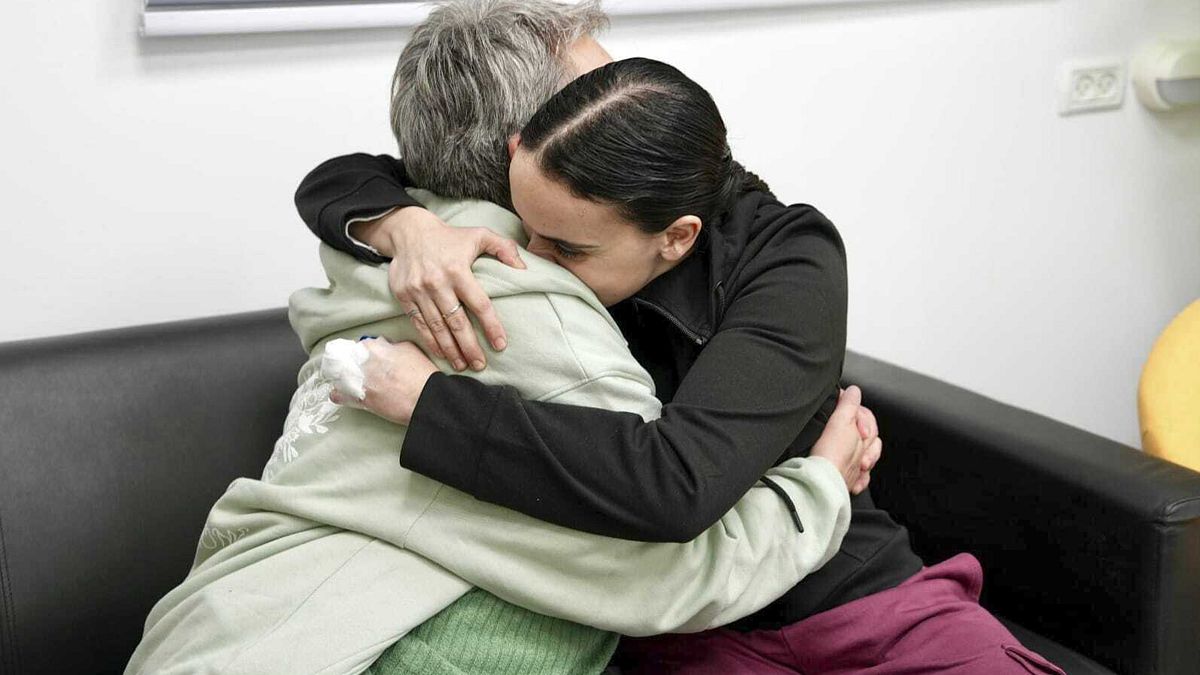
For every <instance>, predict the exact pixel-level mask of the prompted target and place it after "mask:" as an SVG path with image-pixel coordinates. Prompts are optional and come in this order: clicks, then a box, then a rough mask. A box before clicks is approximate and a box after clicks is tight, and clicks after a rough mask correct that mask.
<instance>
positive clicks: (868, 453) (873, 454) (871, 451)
mask: <svg viewBox="0 0 1200 675" xmlns="http://www.w3.org/2000/svg"><path fill="white" fill-rule="evenodd" d="M881 457H883V439H881V438H879V437H878V436H876V437H875V438H874V439H873V440H872V441H871V443H870V444H869V445H867V448H866V450H865V451H864V452H863V454H862V458H861V460H860V464H859V467H860V468H861V470H862V471H863V473H867V472H870V471H872V470H874V469H875V465H876V464H878V463H879V459H880V458H881Z"/></svg>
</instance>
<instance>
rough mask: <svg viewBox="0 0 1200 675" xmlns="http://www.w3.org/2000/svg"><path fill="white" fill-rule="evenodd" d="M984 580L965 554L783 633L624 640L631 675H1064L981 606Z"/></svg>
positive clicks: (721, 631)
mask: <svg viewBox="0 0 1200 675" xmlns="http://www.w3.org/2000/svg"><path fill="white" fill-rule="evenodd" d="M982 588H983V570H982V569H981V568H980V566H979V561H978V560H976V559H975V557H974V556H972V555H970V554H966V553H961V554H959V555H956V556H954V557H953V558H950V559H949V560H947V561H945V562H943V563H941V564H939V565H934V566H933V567H926V568H925V569H923V570H922V571H921V572H919V573H917V574H916V575H914V576H913V577H912V578H911V579H909V580H907V581H905V582H904V583H902V584H900V585H899V586H897V587H895V588H891V589H888V590H886V591H881V592H879V593H876V594H874V595H870V596H868V597H865V598H861V599H859V600H855V601H854V602H850V603H847V604H845V605H842V606H841V607H836V608H834V609H831V610H829V611H827V612H822V613H821V614H817V615H815V616H811V617H809V618H807V619H805V620H803V621H800V622H797V623H794V624H792V625H790V626H787V627H785V628H783V629H781V630H761V631H753V632H749V633H742V632H738V631H734V630H730V629H727V628H718V629H715V630H710V631H705V632H703V633H696V634H692V635H658V636H655V637H649V638H624V639H623V640H622V641H621V647H620V650H619V653H620V661H621V662H622V663H623V664H624V665H623V666H622V669H621V672H622V673H623V674H626V673H628V674H630V675H650V674H655V675H666V674H671V675H739V674H742V673H745V674H753V675H774V674H776V673H778V674H781V675H782V674H787V675H795V674H796V673H800V674H802V675H815V674H817V673H820V674H822V675H850V674H851V673H855V674H857V673H870V674H871V675H901V674H917V673H921V674H922V675H924V674H926V673H942V674H946V675H950V674H953V675H1006V674H1008V673H1012V674H1013V675H1029V674H1030V673H1033V674H1034V675H1064V674H1063V672H1062V670H1060V669H1058V668H1057V667H1056V666H1054V665H1053V664H1051V663H1050V662H1049V661H1047V660H1046V659H1044V658H1042V657H1041V656H1040V655H1038V654H1036V653H1034V652H1033V651H1031V650H1029V649H1027V648H1025V647H1024V646H1022V645H1021V643H1020V642H1017V639H1016V638H1015V637H1013V635H1012V633H1010V632H1009V631H1008V629H1007V628H1005V627H1004V626H1003V625H1002V624H1001V623H1000V622H999V621H997V620H996V618H995V617H993V616H992V615H991V614H989V613H988V611H987V610H985V609H984V608H983V607H981V606H980V605H979V592H980V590H982Z"/></svg>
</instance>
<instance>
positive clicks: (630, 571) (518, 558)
mask: <svg viewBox="0 0 1200 675" xmlns="http://www.w3.org/2000/svg"><path fill="white" fill-rule="evenodd" d="M413 194H414V196H416V197H417V198H418V199H420V200H421V201H422V202H423V203H425V204H426V206H427V207H428V208H429V209H430V210H432V211H433V212H434V213H435V214H437V215H438V216H439V217H441V218H442V219H443V220H444V221H446V222H447V223H449V224H450V225H452V226H457V227H478V226H485V227H489V228H491V229H493V230H495V231H496V232H498V233H500V234H502V235H504V236H506V237H510V238H513V239H516V240H518V241H519V242H521V243H524V241H525V239H524V235H523V232H522V229H521V226H520V222H519V221H518V220H517V218H516V217H515V216H514V215H513V214H512V213H510V212H508V211H506V210H504V209H502V208H500V207H498V206H495V205H492V204H489V203H485V202H475V201H453V200H446V199H442V198H439V197H436V196H434V195H432V194H429V193H422V192H420V191H413ZM521 255H522V258H523V259H524V261H525V263H526V265H527V266H528V269H526V270H518V269H514V268H511V267H508V266H507V265H504V264H502V263H500V262H498V261H496V260H493V259H490V258H482V259H480V260H478V261H477V262H476V263H475V265H474V268H473V269H474V272H475V274H476V276H477V278H478V279H479V281H480V283H481V284H482V285H483V287H484V289H485V290H486V291H487V293H488V295H489V296H490V297H491V298H492V301H493V305H494V307H495V311H496V313H497V314H498V316H499V317H500V319H501V321H502V322H503V323H504V326H505V329H506V331H507V333H508V338H509V347H508V349H507V350H505V351H504V352H501V353H495V354H492V355H491V356H490V357H489V364H488V368H487V369H486V370H484V371H483V372H481V373H468V374H466V375H465V376H468V377H476V378H479V379H480V380H482V381H484V382H486V383H488V384H504V385H509V386H513V387H515V388H516V389H517V390H518V391H519V392H520V394H521V395H522V396H523V397H525V398H528V399H536V400H543V401H555V402H559V403H568V404H574V405H585V406H592V407H602V408H609V409H614V410H624V411H630V412H635V413H637V414H639V415H641V416H642V417H643V418H644V419H647V420H650V419H654V418H657V417H658V415H659V413H660V404H659V402H658V401H657V400H656V399H655V398H654V385H653V381H652V380H651V379H650V376H649V375H648V374H647V373H646V371H645V370H643V369H642V368H641V367H640V366H639V365H638V363H637V361H635V360H634V358H633V357H632V355H631V354H630V353H629V350H628V348H627V347H626V343H625V340H624V338H623V337H622V335H621V333H620V331H619V330H618V328H617V326H616V324H615V323H614V321H613V320H612V318H611V317H610V316H609V314H608V312H607V311H606V310H605V308H604V307H603V306H602V305H601V304H600V302H599V301H598V300H597V299H596V297H595V295H594V294H593V293H592V292H591V291H590V289H588V288H587V286H585V285H584V284H583V283H582V282H581V281H579V279H577V278H576V277H575V276H573V275H572V274H570V273H569V272H567V271H566V270H565V269H563V268H561V267H559V266H557V265H554V264H552V263H550V262H548V261H545V260H543V259H541V258H538V257H536V256H533V255H531V254H529V253H528V252H527V251H524V250H522V251H521ZM321 262H322V264H323V265H324V267H325V271H326V274H327V276H328V278H329V287H328V288H321V289H317V288H309V289H304V290H301V291H298V292H296V293H295V294H293V295H292V298H291V303H290V318H291V321H292V325H293V327H294V328H295V330H296V332H297V333H298V334H299V336H300V339H301V341H302V343H303V345H304V347H305V349H306V350H307V351H308V352H309V357H310V358H309V360H308V361H307V362H306V363H305V365H304V366H303V367H302V368H301V370H300V374H299V377H298V383H299V388H298V389H297V391H296V393H295V395H294V396H293V398H292V403H291V407H290V410H289V413H288V417H287V421H286V423H285V427H284V431H283V435H282V436H281V438H280V439H279V441H278V442H277V443H276V446H275V451H274V454H273V455H272V457H271V459H270V461H269V462H268V463H267V465H266V468H265V470H264V473H263V477H262V479H261V480H253V479H249V478H239V479H237V480H235V481H234V482H233V483H232V484H231V485H230V486H229V488H228V490H227V491H226V492H225V494H224V495H222V496H221V498H220V499H219V500H218V501H217V503H216V505H215V506H213V509H212V511H211V512H210V514H209V517H208V521H207V522H206V524H205V527H204V530H203V532H202V534H201V537H200V543H199V545H198V547H197V550H196V558H195V561H194V564H193V568H192V570H191V572H190V574H189V575H188V576H187V578H186V579H185V580H184V581H183V582H182V583H181V584H180V585H179V586H178V587H176V588H175V589H174V590H172V591H171V592H170V593H168V594H167V595H166V596H165V597H163V599H162V600H160V601H159V602H158V604H156V605H155V607H154V608H153V609H152V610H151V612H150V615H149V617H148V618H147V620H146V630H145V634H144V635H143V638H142V642H141V644H140V645H139V646H138V649H137V651H136V652H135V653H134V655H133V658H132V660H131V661H130V664H129V666H128V668H127V671H126V672H127V673H156V674H171V673H189V674H191V675H194V674H197V673H226V674H229V673H247V674H255V675H258V674H261V673H289V674H291V675H302V674H305V673H358V672H362V671H363V670H364V669H366V668H367V667H368V666H369V665H370V664H371V663H372V662H373V661H374V660H375V659H376V658H377V657H378V656H379V655H380V654H381V653H382V652H383V651H384V650H385V649H386V648H387V647H388V646H389V645H390V644H392V643H393V642H395V641H396V640H397V639H399V638H400V637H402V636H404V635H405V634H406V633H408V632H409V631H410V630H412V629H413V628H414V627H416V626H418V625H420V624H421V623H422V622H424V621H426V620H427V619H429V618H430V617H432V616H433V615H434V614H437V613H438V612H439V611H441V610H443V609H445V608H447V607H449V606H450V605H451V604H452V603H454V601H455V600H456V599H458V598H459V597H461V596H462V595H463V594H464V593H466V592H467V591H468V590H469V589H470V588H471V587H472V586H478V587H480V588H482V589H484V590H486V591H488V592H490V593H493V594H495V595H496V596H498V597H500V598H502V599H503V600H505V601H507V602H510V603H513V604H516V605H520V606H521V607H525V608H528V609H530V610H532V611H535V612H539V613H542V614H545V615H548V616H552V617H558V618H561V619H564V620H567V621H573V622H577V623H581V624H586V625H589V626H594V627H596V628H599V629H603V630H608V631H614V632H619V633H624V634H628V635H652V634H658V633H665V632H692V631H699V630H704V629H707V628H710V627H714V626H719V625H723V624H726V623H729V622H731V621H734V620H736V619H739V618H741V617H743V616H746V615H748V614H750V613H752V612H754V611H756V610H758V609H760V608H761V607H763V606H765V605H766V604H767V603H769V602H770V601H772V600H774V599H775V598H777V597H779V596H780V595H782V593H783V592H784V591H786V590H787V589H789V588H791V587H792V586H793V585H795V584H796V583H797V582H798V581H799V580H800V579H801V578H802V577H804V576H805V575H807V574H808V573H810V572H812V571H814V570H816V569H818V568H820V567H821V565H823V564H824V563H825V562H827V561H828V560H829V559H830V558H831V557H832V556H833V555H834V553H836V551H837V550H838V548H839V546H840V545H841V540H842V537H843V535H844V534H845V532H846V528H847V526H848V524H849V518H850V504H849V497H848V494H847V490H846V486H845V484H844V482H843V480H842V478H841V475H840V474H839V472H838V471H837V469H836V468H835V467H834V466H833V465H832V464H831V463H829V462H828V461H826V460H824V459H820V458H806V459H793V460H789V461H788V462H786V463H784V464H783V465H781V466H779V467H776V468H773V469H772V470H771V471H770V472H769V475H771V476H772V477H773V478H774V479H775V480H776V481H777V482H778V483H779V484H780V485H781V486H782V487H783V489H785V490H786V491H787V492H788V494H789V495H790V496H791V498H792V500H793V502H794V503H795V506H796V509H797V511H798V513H799V514H800V517H801V518H802V519H803V522H804V523H805V531H804V532H803V533H799V532H797V531H796V527H795V525H794V523H793V521H792V519H791V517H790V515H789V514H788V512H787V510H786V508H785V505H784V503H783V501H782V500H781V499H780V498H779V496H777V495H776V494H775V493H773V492H772V491H770V490H769V489H766V488H765V487H755V488H752V489H751V490H750V492H749V493H747V495H746V496H744V497H743V498H742V499H741V501H739V502H738V503H737V505H736V506H735V507H734V509H733V510H731V511H730V512H729V513H728V514H726V515H725V516H724V517H723V518H722V519H721V520H720V521H719V522H718V523H716V524H715V525H713V526H712V527H711V528H709V529H708V530H707V531H705V532H704V533H703V534H701V536H700V537H698V538H697V539H695V540H694V541H691V542H688V543H682V544H675V543H658V544H656V543H644V542H635V541H626V540H620V539H612V538H608V537H601V536H597V535H592V534H586V533H582V532H577V531H574V530H569V529H566V528H563V527H558V526H555V525H551V524H548V523H544V522H541V521H538V520H535V519H533V518H529V517H527V516H524V515H522V514H520V513H516V512H514V511H510V510H508V509H505V508H502V507H499V506H495V505H492V504H488V503H485V502H481V501H478V500H476V499H474V498H473V497H471V496H469V495H467V494H464V493H462V492H459V491H457V490H454V489H452V488H450V487H447V486H445V485H442V484H440V483H437V482H435V481H432V480H430V479H427V478H425V477H423V476H420V475H417V474H415V473H412V472H410V471H408V470H406V469H404V468H402V467H401V466H400V464H399V461H398V453H399V449H400V447H401V445H402V442H403V439H404V432H405V428H404V427H403V426H399V425H395V424H392V423H390V422H387V421H385V420H383V419H382V418H379V417H376V416H374V415H372V414H370V413H367V412H364V411H361V410H357V409H352V408H346V407H339V406H336V405H334V404H332V403H330V402H329V400H328V398H329V393H330V390H331V385H330V384H329V383H328V382H325V381H323V380H322V379H321V378H320V373H319V370H320V361H321V355H322V352H323V348H324V345H325V344H326V343H327V342H329V341H330V340H332V339H335V338H349V339H355V338H357V337H359V336H360V335H363V334H370V335H379V336H383V337H387V338H388V339H390V340H393V341H400V340H415V339H416V337H417V336H416V333H415V330H414V329H413V327H412V325H411V323H410V321H409V320H408V318H407V317H405V316H404V313H403V310H402V309H401V308H400V306H399V305H398V303H397V302H396V301H395V299H394V298H393V297H392V295H391V293H390V292H389V290H388V284H387V269H386V267H385V266H371V265H365V264H361V263H358V262H356V261H355V260H354V259H352V258H351V257H350V256H347V255H345V254H342V253H339V252H336V251H334V250H333V249H330V248H328V247H325V246H322V248H321ZM441 365H442V368H443V370H445V371H446V372H451V371H450V369H449V368H448V366H447V365H446V364H445V363H444V362H443V363H442V364H441ZM462 414H463V415H470V414H472V411H469V410H464V411H462Z"/></svg>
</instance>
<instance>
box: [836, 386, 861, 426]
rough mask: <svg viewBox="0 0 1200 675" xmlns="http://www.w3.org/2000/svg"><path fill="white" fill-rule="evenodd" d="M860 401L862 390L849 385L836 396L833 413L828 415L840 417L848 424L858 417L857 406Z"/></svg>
mask: <svg viewBox="0 0 1200 675" xmlns="http://www.w3.org/2000/svg"><path fill="white" fill-rule="evenodd" d="M861 403H862V390H861V389H859V388H858V387H856V386H854V385H851V386H850V387H849V388H847V389H845V390H843V391H842V393H841V394H840V395H839V396H838V402H837V407H836V408H834V410H833V414H831V415H830V416H829V417H830V419H833V417H835V416H836V417H840V418H841V419H842V421H843V422H844V423H846V424H849V423H850V422H851V421H853V420H856V419H857V417H858V407H859V405H860V404H861Z"/></svg>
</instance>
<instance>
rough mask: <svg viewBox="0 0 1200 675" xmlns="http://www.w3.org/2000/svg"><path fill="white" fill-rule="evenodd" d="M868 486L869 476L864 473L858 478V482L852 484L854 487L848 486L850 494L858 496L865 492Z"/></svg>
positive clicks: (869, 482)
mask: <svg viewBox="0 0 1200 675" xmlns="http://www.w3.org/2000/svg"><path fill="white" fill-rule="evenodd" d="M870 484H871V474H869V473H864V474H863V475H861V476H859V477H858V480H856V481H855V482H854V485H852V486H850V494H852V495H860V494H862V493H863V492H865V491H866V490H867V487H868V486H869V485H870Z"/></svg>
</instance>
